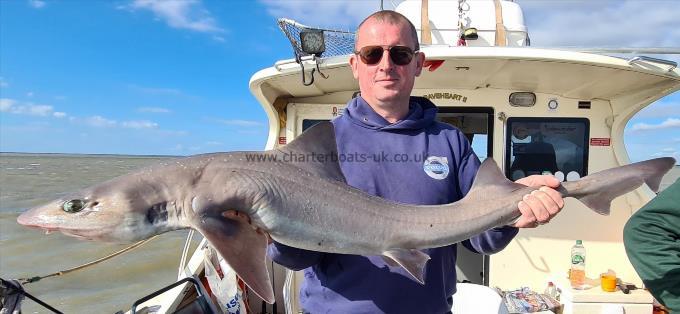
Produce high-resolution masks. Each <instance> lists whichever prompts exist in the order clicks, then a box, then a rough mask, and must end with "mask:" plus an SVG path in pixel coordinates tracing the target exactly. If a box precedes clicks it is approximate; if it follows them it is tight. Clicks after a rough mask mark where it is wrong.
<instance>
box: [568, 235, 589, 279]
mask: <svg viewBox="0 0 680 314" xmlns="http://www.w3.org/2000/svg"><path fill="white" fill-rule="evenodd" d="M569 281H570V282H571V287H572V288H574V289H583V288H584V285H585V283H586V248H585V247H583V242H582V241H581V240H576V244H575V245H574V246H572V247H571V271H570V272H569Z"/></svg>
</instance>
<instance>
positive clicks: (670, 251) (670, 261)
mask: <svg viewBox="0 0 680 314" xmlns="http://www.w3.org/2000/svg"><path fill="white" fill-rule="evenodd" d="M623 242H624V245H625V247H626V253H627V254H628V258H629V259H630V262H631V263H632V264H633V267H634V268H635V270H636V271H637V273H638V274H639V275H640V278H642V281H643V282H644V283H645V286H646V287H647V289H649V291H650V292H651V293H652V295H654V297H655V298H656V299H657V300H658V301H659V302H661V303H662V304H664V305H665V306H666V307H667V308H669V309H670V310H671V313H676V312H677V313H680V180H677V181H675V183H673V184H672V185H671V186H669V187H668V188H666V189H665V190H664V191H662V192H661V193H659V195H657V196H656V197H655V198H654V199H652V200H651V201H650V202H649V203H648V204H647V205H645V206H643V207H642V208H641V209H640V210H639V211H637V212H636V213H635V214H634V215H633V216H632V217H631V218H630V220H628V223H626V226H625V228H624V229H623Z"/></svg>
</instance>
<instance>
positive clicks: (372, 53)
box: [354, 46, 418, 65]
mask: <svg viewBox="0 0 680 314" xmlns="http://www.w3.org/2000/svg"><path fill="white" fill-rule="evenodd" d="M387 51H389V53H390V59H391V60H392V62H394V64H396V65H407V64H409V63H411V60H413V56H414V55H415V54H416V52H418V51H417V50H416V51H413V49H411V48H409V47H406V46H393V47H388V48H387ZM383 52H385V48H383V47H382V46H366V47H363V48H361V49H359V51H355V52H354V53H355V54H357V55H359V58H361V61H363V62H364V63H366V64H368V65H375V64H378V63H379V62H380V60H382V57H383Z"/></svg>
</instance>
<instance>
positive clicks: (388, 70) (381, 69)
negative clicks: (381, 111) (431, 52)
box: [349, 19, 425, 106]
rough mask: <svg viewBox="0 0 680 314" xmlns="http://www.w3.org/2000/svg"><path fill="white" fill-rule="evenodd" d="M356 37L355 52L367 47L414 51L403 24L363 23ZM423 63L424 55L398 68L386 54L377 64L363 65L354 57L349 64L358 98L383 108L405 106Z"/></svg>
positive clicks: (417, 56)
mask: <svg viewBox="0 0 680 314" xmlns="http://www.w3.org/2000/svg"><path fill="white" fill-rule="evenodd" d="M358 35H359V40H358V42H357V47H356V49H357V50H360V49H361V48H363V47H366V46H383V48H387V47H393V46H406V47H409V48H411V49H414V48H415V42H413V39H412V38H411V37H412V36H411V34H410V31H409V28H408V26H407V25H406V24H405V23H398V24H391V23H388V22H381V21H376V20H375V19H371V20H368V21H366V22H365V23H364V25H363V26H362V27H361V29H360V30H359V34H358ZM424 60H425V55H423V54H422V53H418V54H416V55H415V56H414V57H413V60H411V62H410V63H409V64H406V65H397V64H395V63H394V62H393V61H392V60H391V59H390V57H389V52H388V51H387V50H385V51H384V52H383V56H382V59H381V60H380V62H378V63H377V64H374V65H368V64H365V63H364V62H363V61H362V60H361V58H359V56H357V55H356V54H353V55H352V56H351V57H350V60H349V62H350V65H351V67H352V73H353V74H354V78H356V79H357V80H358V81H359V88H360V90H361V97H363V98H364V99H365V100H366V101H367V102H368V103H369V104H371V105H377V106H384V105H392V104H395V105H403V104H408V98H409V96H410V95H411V90H412V89H413V83H414V81H415V78H416V76H419V75H420V72H421V70H422V68H423V61H424Z"/></svg>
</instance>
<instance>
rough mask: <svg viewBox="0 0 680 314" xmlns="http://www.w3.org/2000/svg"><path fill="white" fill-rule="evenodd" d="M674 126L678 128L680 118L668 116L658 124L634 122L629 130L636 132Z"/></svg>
mask: <svg viewBox="0 0 680 314" xmlns="http://www.w3.org/2000/svg"><path fill="white" fill-rule="evenodd" d="M674 128H680V119H676V118H668V119H666V120H665V121H663V122H661V123H659V124H647V123H636V124H634V125H633V127H632V128H631V131H632V132H638V131H650V130H660V129H674Z"/></svg>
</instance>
